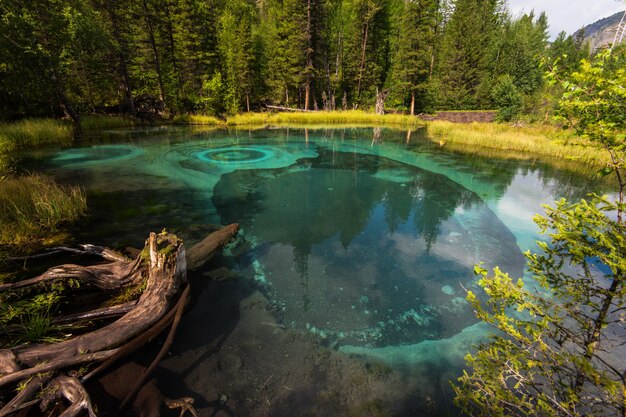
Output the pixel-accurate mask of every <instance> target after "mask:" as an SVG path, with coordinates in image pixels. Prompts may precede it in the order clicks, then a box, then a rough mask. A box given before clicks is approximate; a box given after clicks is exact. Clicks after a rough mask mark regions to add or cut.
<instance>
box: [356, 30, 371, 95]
mask: <svg viewBox="0 0 626 417" xmlns="http://www.w3.org/2000/svg"><path fill="white" fill-rule="evenodd" d="M368 32H369V21H367V22H365V28H364V34H363V43H362V45H361V65H360V66H359V82H358V84H357V87H356V97H357V98H359V97H361V80H362V79H363V70H364V69H365V50H366V49H367V34H368Z"/></svg>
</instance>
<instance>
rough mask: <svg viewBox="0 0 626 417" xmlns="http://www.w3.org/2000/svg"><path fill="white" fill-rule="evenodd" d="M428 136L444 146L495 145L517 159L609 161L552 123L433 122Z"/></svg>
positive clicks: (428, 129)
mask: <svg viewBox="0 0 626 417" xmlns="http://www.w3.org/2000/svg"><path fill="white" fill-rule="evenodd" d="M426 129H427V133H428V135H427V137H428V138H429V139H430V140H431V141H433V142H436V143H438V144H439V145H440V146H443V147H450V148H456V149H461V148H462V149H465V150H466V151H471V149H473V148H474V149H476V148H483V149H495V150H500V151H504V152H506V153H508V154H509V155H510V156H511V157H512V158H515V159H528V158H536V157H538V156H545V157H550V158H554V159H562V160H570V161H576V162H579V163H586V164H593V165H605V164H606V163H608V162H609V159H608V155H607V154H606V152H605V151H604V150H603V149H601V148H599V147H598V146H597V145H593V144H591V143H589V142H588V141H585V140H583V139H581V138H576V137H575V136H572V134H571V133H568V132H563V131H562V130H559V129H557V128H556V127H551V126H526V127H517V126H510V125H506V124H496V123H470V124H459V123H450V122H444V121H434V122H429V123H427V125H426Z"/></svg>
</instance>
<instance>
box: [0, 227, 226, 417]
mask: <svg viewBox="0 0 626 417" xmlns="http://www.w3.org/2000/svg"><path fill="white" fill-rule="evenodd" d="M237 230H238V225H236V224H233V225H230V226H226V227H224V228H222V229H220V230H218V231H217V232H215V233H212V234H211V235H209V236H207V237H206V238H205V239H204V240H203V241H202V242H200V243H199V244H197V245H195V246H194V247H192V248H191V249H190V250H189V251H188V252H186V251H185V248H184V246H183V244H182V241H180V240H179V239H178V238H177V237H176V236H174V235H169V234H163V233H162V234H159V235H156V234H154V233H151V234H150V238H149V239H148V241H147V242H146V249H145V250H144V251H142V252H141V253H140V254H139V255H138V256H137V258H136V259H135V260H124V259H123V258H122V257H120V256H111V254H112V253H113V252H110V253H109V252H104V251H102V252H100V253H101V255H102V256H103V257H104V258H106V259H114V262H111V263H109V264H104V265H93V266H86V267H80V266H77V265H63V266H60V267H55V268H51V269H50V270H48V271H47V272H46V273H44V274H43V275H42V277H44V278H42V279H40V278H41V277H38V278H35V279H32V280H29V281H28V282H27V283H26V284H22V283H19V282H18V283H15V284H4V285H3V286H2V287H0V292H6V291H10V290H13V289H20V288H24V287H29V289H30V291H31V292H32V290H33V289H37V288H40V289H43V290H44V291H45V290H46V288H49V286H42V285H41V283H42V282H44V281H48V280H50V279H53V278H54V279H66V278H67V274H66V273H67V272H68V271H76V272H77V274H71V276H72V278H74V279H83V278H86V277H87V278H89V279H90V281H89V283H91V284H92V285H93V286H95V287H97V288H107V289H110V288H112V287H117V288H118V289H120V288H123V287H125V286H127V285H129V284H128V283H129V277H130V276H132V277H133V279H131V281H132V282H133V283H136V280H135V278H137V279H142V277H146V278H145V290H144V291H143V293H142V294H141V295H140V297H139V299H138V300H137V301H136V303H135V304H134V306H133V305H128V303H126V304H124V305H120V306H121V307H123V308H121V309H119V310H120V311H118V313H121V314H123V315H122V316H121V317H120V318H119V319H117V320H115V321H114V322H112V323H110V324H107V325H105V326H104V327H100V328H97V329H95V330H93V331H91V332H88V333H85V334H82V335H79V336H76V337H74V338H71V339H68V340H64V341H61V342H57V343H53V344H35V345H22V346H17V347H14V348H10V349H0V388H2V389H4V388H7V387H8V386H9V385H12V386H14V385H16V384H19V383H21V382H26V384H25V388H24V390H22V391H21V392H20V393H18V394H17V395H16V396H15V397H14V398H13V400H11V401H9V402H8V403H7V404H6V405H4V406H3V407H2V408H1V409H0V416H7V415H10V414H13V413H14V412H17V411H19V410H22V409H25V408H28V407H30V406H32V405H35V404H37V403H39V402H41V403H42V407H43V408H44V409H45V408H46V406H48V405H49V404H51V403H52V402H56V401H55V398H57V399H58V398H61V397H63V398H65V399H67V400H68V401H69V403H70V406H69V407H68V408H67V409H66V410H65V411H64V412H63V415H64V416H69V415H79V414H80V413H84V412H86V413H87V414H88V415H92V413H93V411H92V409H91V402H90V400H89V396H88V394H87V391H85V389H84V387H83V385H82V382H84V381H86V380H88V379H89V378H91V377H92V376H93V375H95V374H96V373H100V372H103V371H104V370H106V369H107V368H108V367H109V366H110V365H111V364H112V363H113V362H114V361H117V360H119V359H121V358H122V357H124V356H126V355H128V354H130V353H131V352H133V351H134V350H136V349H138V348H140V347H141V346H143V345H145V344H146V343H148V342H149V341H150V340H152V339H154V338H155V337H156V336H157V335H158V334H159V333H160V332H161V331H163V330H164V329H165V328H167V327H168V326H169V325H170V323H174V324H173V325H172V329H171V330H170V335H169V336H168V339H167V341H166V343H170V342H171V340H172V337H173V332H174V331H175V326H176V323H177V322H178V320H180V315H181V314H182V308H183V307H184V305H185V304H186V302H187V300H188V296H189V287H188V283H187V268H189V269H194V268H200V267H201V266H202V265H204V264H205V263H206V262H207V261H208V260H209V259H211V257H212V256H213V255H214V254H215V253H217V252H218V251H219V250H221V249H222V248H223V247H224V245H226V244H227V243H228V242H229V241H230V240H231V239H232V238H233V237H234V236H235V234H236V233H237ZM88 249H89V248H88ZM79 252H80V251H79ZM85 253H89V254H91V255H93V254H94V253H97V252H94V251H93V250H86V251H85ZM81 268H82V269H81ZM86 271H88V272H89V273H86ZM116 277H117V278H118V279H117V284H116V280H115V278H116ZM183 288H185V289H184V291H183ZM84 290H85V287H84V286H81V291H84ZM20 291H21V290H20ZM181 292H182V295H181ZM68 300H73V298H72V297H68ZM96 310H98V309H96ZM96 310H94V312H95V311H96ZM100 310H103V309H100ZM163 353H164V352H160V353H159V355H158V356H157V358H156V359H155V361H153V364H152V365H151V367H150V368H149V369H148V371H147V372H148V373H149V371H150V370H151V369H153V368H154V366H156V363H158V361H159V360H160V358H162V357H163ZM102 361H106V362H105V363H103V364H102V365H100V366H99V367H97V368H96V369H95V370H93V371H91V372H90V373H89V374H87V375H85V376H84V377H83V378H82V380H81V381H79V380H78V379H76V378H72V377H71V376H68V375H70V374H71V373H72V372H73V371H72V369H74V368H76V367H78V366H83V367H84V366H88V365H89V364H94V363H98V362H102ZM59 373H60V376H58V375H59ZM64 373H67V375H64ZM37 375H46V376H44V377H39V376H37ZM47 375H50V376H49V377H48V376H47ZM54 375H57V376H56V377H55V376H54ZM146 376H147V375H146ZM33 377H34V378H35V379H33V381H36V383H32V382H28V381H29V380H30V379H31V378H33ZM53 378H54V379H53ZM50 379H51V380H52V382H51V383H49V384H48V380H50ZM136 385H137V384H136ZM135 388H136V387H135ZM135 391H136V389H135ZM40 392H41V393H44V394H45V395H43V396H38V395H37V394H38V393H40ZM131 397H132V392H131V393H129V395H127V398H131ZM33 398H34V399H33ZM44 411H45V410H44ZM55 412H59V411H58V410H56V411H55Z"/></svg>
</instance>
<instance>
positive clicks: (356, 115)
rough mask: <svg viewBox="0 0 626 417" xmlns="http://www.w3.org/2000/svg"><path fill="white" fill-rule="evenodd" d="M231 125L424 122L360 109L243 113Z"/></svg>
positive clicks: (413, 124)
mask: <svg viewBox="0 0 626 417" xmlns="http://www.w3.org/2000/svg"><path fill="white" fill-rule="evenodd" d="M226 124H227V125H229V126H242V125H243V126H268V125H278V126H280V125H287V124H291V125H344V126H364V127H371V126H390V127H407V128H408V127H418V126H423V125H424V122H423V121H421V120H420V119H418V118H417V117H415V116H407V115H402V114H385V115H380V114H375V113H367V112H364V111H360V110H349V111H319V112H281V113H243V114H238V115H236V116H232V117H229V118H228V119H226Z"/></svg>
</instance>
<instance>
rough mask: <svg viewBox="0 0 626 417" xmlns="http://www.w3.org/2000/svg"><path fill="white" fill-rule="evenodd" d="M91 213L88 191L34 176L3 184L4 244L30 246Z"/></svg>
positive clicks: (0, 224)
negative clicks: (86, 196)
mask: <svg viewBox="0 0 626 417" xmlns="http://www.w3.org/2000/svg"><path fill="white" fill-rule="evenodd" d="M86 210H87V202H86V198H85V194H84V192H83V191H82V190H81V189H80V188H78V187H68V186H62V185H59V184H57V183H55V182H54V181H53V180H52V179H51V178H49V177H46V176H43V175H39V174H30V175H26V176H21V177H7V178H5V179H3V180H1V182H0V245H29V244H31V243H33V241H35V240H38V239H41V238H43V237H44V236H45V235H46V234H49V233H54V232H57V231H58V230H59V227H60V226H61V225H63V224H64V223H68V222H72V221H75V220H77V219H78V218H80V217H81V216H82V215H83V214H84V213H85V211H86Z"/></svg>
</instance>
